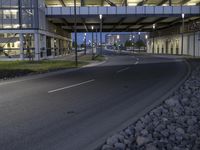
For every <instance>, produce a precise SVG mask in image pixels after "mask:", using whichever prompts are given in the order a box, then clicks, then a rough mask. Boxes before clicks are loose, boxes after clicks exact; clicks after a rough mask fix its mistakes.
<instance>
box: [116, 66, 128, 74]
mask: <svg viewBox="0 0 200 150" xmlns="http://www.w3.org/2000/svg"><path fill="white" fill-rule="evenodd" d="M129 68H130V67H126V68H123V69H121V70H118V71H117V73H121V72H123V71H126V70H128V69H129Z"/></svg>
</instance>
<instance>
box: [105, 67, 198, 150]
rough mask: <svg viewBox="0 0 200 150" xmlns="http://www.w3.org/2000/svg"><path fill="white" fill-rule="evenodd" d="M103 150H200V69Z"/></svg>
mask: <svg viewBox="0 0 200 150" xmlns="http://www.w3.org/2000/svg"><path fill="white" fill-rule="evenodd" d="M101 150H200V67H196V68H195V69H193V71H192V73H191V75H190V77H189V78H188V79H187V80H186V81H185V83H184V84H183V85H182V86H181V87H180V88H179V89H178V90H176V91H175V92H174V93H173V94H172V96H170V97H169V98H168V99H166V100H165V101H164V102H163V103H162V104H160V105H159V106H157V107H156V108H154V109H153V110H151V111H150V112H148V113H147V114H146V115H144V116H143V117H141V118H140V119H139V120H137V121H136V122H135V123H133V124H132V125H130V126H129V127H127V128H126V129H124V130H122V131H120V132H119V133H117V134H115V135H113V136H111V137H109V138H108V139H107V140H106V142H105V143H104V145H102V147H101Z"/></svg>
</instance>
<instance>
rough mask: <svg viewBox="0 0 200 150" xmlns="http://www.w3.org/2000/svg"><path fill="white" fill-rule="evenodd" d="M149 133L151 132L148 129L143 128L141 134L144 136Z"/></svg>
mask: <svg viewBox="0 0 200 150" xmlns="http://www.w3.org/2000/svg"><path fill="white" fill-rule="evenodd" d="M148 133H149V132H148V131H147V130H146V129H143V130H142V131H141V135H143V136H147V135H148Z"/></svg>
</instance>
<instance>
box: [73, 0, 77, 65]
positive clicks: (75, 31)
mask: <svg viewBox="0 0 200 150" xmlns="http://www.w3.org/2000/svg"><path fill="white" fill-rule="evenodd" d="M76 17H77V16H76V0H74V33H75V63H76V66H78V53H77V52H78V51H77V28H76V26H77V18H76Z"/></svg>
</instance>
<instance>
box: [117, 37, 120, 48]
mask: <svg viewBox="0 0 200 150" xmlns="http://www.w3.org/2000/svg"><path fill="white" fill-rule="evenodd" d="M119 39H120V35H117V50H119Z"/></svg>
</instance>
